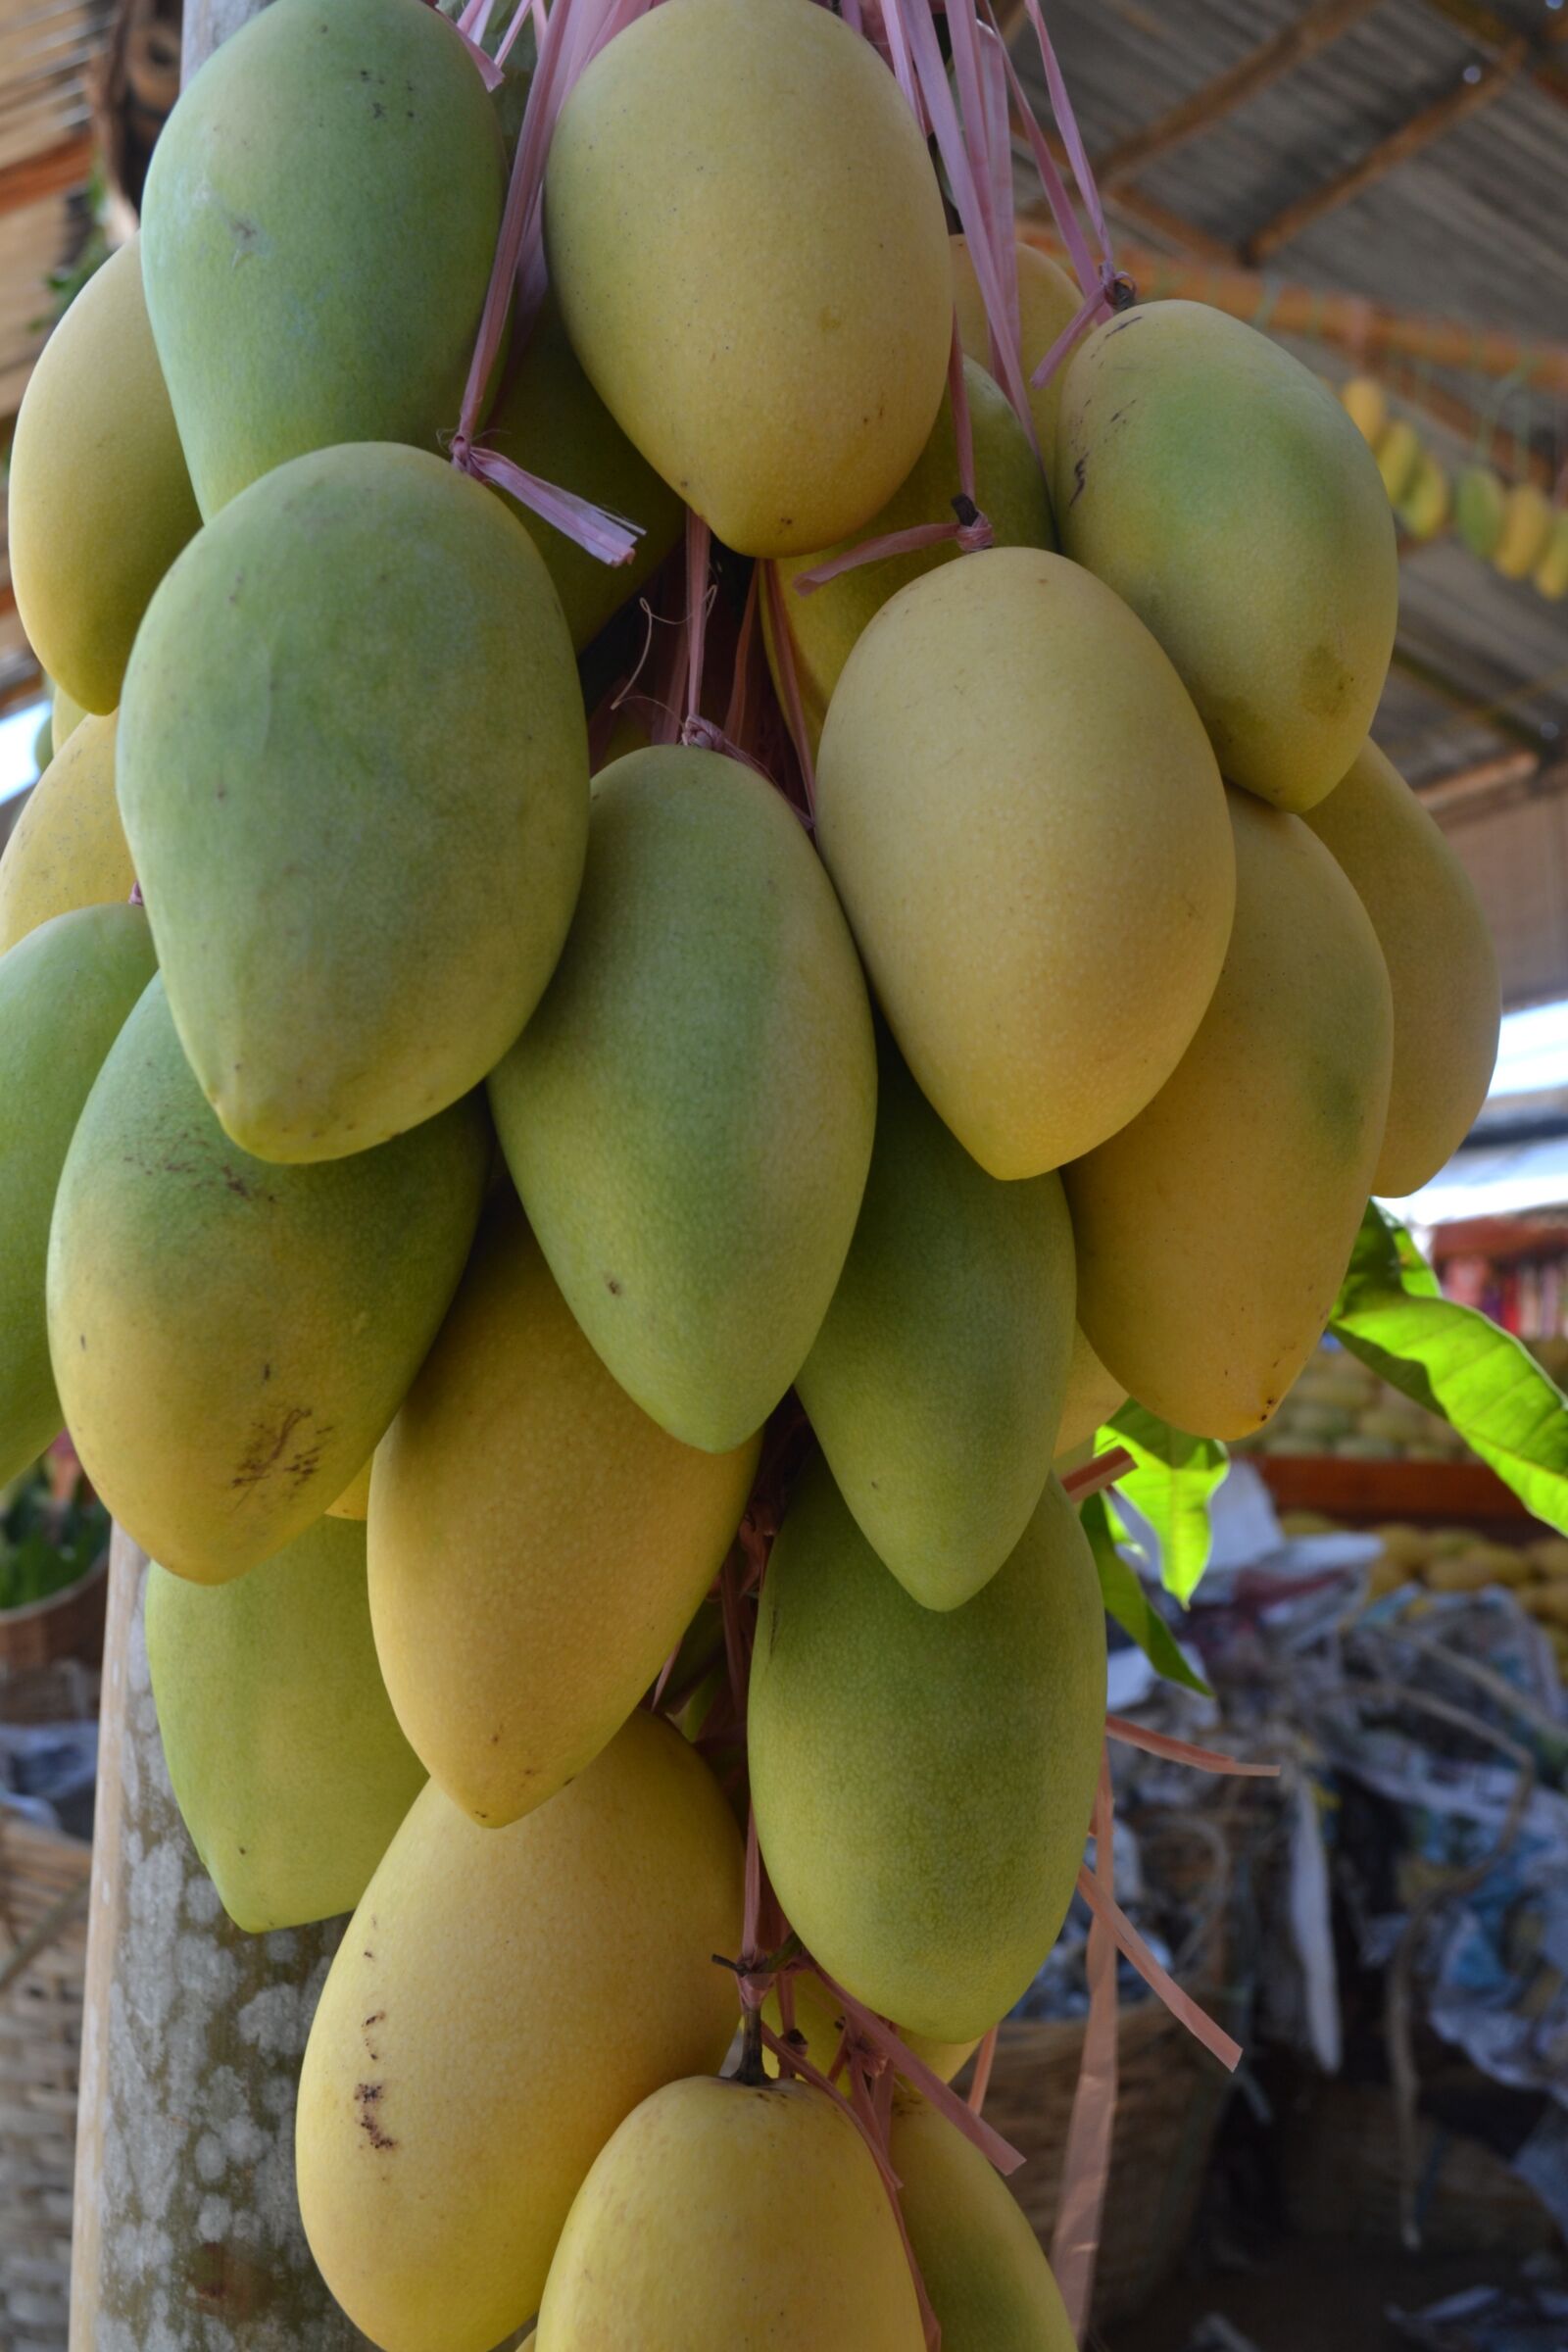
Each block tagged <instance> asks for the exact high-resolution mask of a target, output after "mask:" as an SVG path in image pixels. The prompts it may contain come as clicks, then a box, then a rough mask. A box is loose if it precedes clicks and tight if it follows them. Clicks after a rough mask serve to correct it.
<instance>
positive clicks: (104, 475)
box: [6, 238, 201, 711]
mask: <svg viewBox="0 0 1568 2352" xmlns="http://www.w3.org/2000/svg"><path fill="white" fill-rule="evenodd" d="M200 522H201V516H200V515H198V514H197V512H196V495H195V492H194V491H193V490H192V489H191V486H190V476H189V474H188V473H187V472H186V470H185V460H184V455H183V453H182V452H181V449H180V446H179V435H178V433H177V431H176V430H175V427H174V412H173V410H172V408H171V407H170V405H169V392H168V388H167V386H166V385H165V383H164V377H163V370H162V369H161V368H160V367H159V365H158V354H157V351H156V350H155V349H154V346H153V334H152V328H151V327H150V326H149V325H148V323H147V304H146V300H145V297H144V296H143V293H142V283H141V241H140V239H139V238H133V239H132V240H131V242H130V243H129V244H128V245H123V246H122V247H121V249H120V251H119V252H118V253H115V254H111V255H110V257H109V260H108V261H107V262H106V263H105V264H104V266H103V268H102V269H101V270H97V271H95V272H94V274H93V276H92V277H90V278H89V279H88V281H87V283H86V285H85V286H83V288H82V290H81V292H80V293H79V294H78V295H77V296H76V299H75V300H74V302H73V304H72V305H71V308H70V310H69V311H67V313H66V315H65V317H64V319H62V320H61V321H60V324H59V325H58V326H57V327H56V329H55V331H54V333H53V334H52V335H51V336H50V338H49V340H48V342H47V343H46V344H45V345H44V348H43V351H42V354H41V355H40V357H39V361H38V365H37V367H36V368H34V369H33V371H32V374H31V375H30V377H29V378H28V380H27V389H26V392H25V396H24V398H23V403H22V411H21V414H20V415H19V417H18V418H17V430H16V438H15V439H14V441H13V442H12V445H11V471H10V477H9V483H8V488H7V504H6V523H7V533H8V538H9V543H10V552H11V573H12V578H13V580H14V582H15V584H16V591H17V611H18V613H19V614H20V615H21V619H22V625H23V627H24V628H25V630H26V632H27V639H28V642H29V644H30V645H31V647H32V650H33V652H34V653H35V654H36V655H37V657H38V659H39V661H40V662H42V664H43V666H44V668H45V669H46V670H48V672H49V674H50V676H51V677H53V678H55V679H57V680H58V681H59V682H60V684H61V685H62V686H64V687H65V688H66V690H67V691H68V692H69V693H70V694H71V695H72V696H73V697H74V699H75V700H76V702H78V703H79V704H80V705H81V706H82V708H83V709H84V710H88V711H113V710H114V708H115V706H116V704H117V703H118V702H119V700H120V686H121V681H122V679H123V677H124V674H125V663H126V662H127V661H128V660H129V658H130V647H131V640H132V639H133V637H134V636H135V634H136V630H137V627H138V625H139V624H140V621H141V616H142V614H143V613H145V612H146V610H147V605H148V601H149V599H150V598H151V596H152V593H153V590H154V589H155V588H156V587H157V585H158V583H159V581H160V580H161V579H162V578H163V576H164V573H165V572H166V571H167V570H168V569H169V566H170V564H172V562H173V560H174V558H175V557H176V556H177V555H178V553H179V551H180V549H181V548H182V547H183V546H184V544H185V542H186V540H187V539H188V538H189V537H190V536H191V533H192V532H193V531H194V530H196V529H197V528H198V527H199V525H200Z"/></svg>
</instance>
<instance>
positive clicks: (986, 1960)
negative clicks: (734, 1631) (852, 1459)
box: [748, 1461, 1105, 2041]
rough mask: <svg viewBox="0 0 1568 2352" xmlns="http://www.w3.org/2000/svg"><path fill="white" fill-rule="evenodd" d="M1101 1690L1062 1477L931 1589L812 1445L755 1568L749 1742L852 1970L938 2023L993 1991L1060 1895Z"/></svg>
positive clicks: (783, 1872)
mask: <svg viewBox="0 0 1568 2352" xmlns="http://www.w3.org/2000/svg"><path fill="white" fill-rule="evenodd" d="M1104 1713H1105V1620H1104V1612H1103V1608H1102V1605H1101V1598H1100V1580H1099V1578H1098V1576H1097V1574H1096V1572H1095V1564H1094V1560H1093V1558H1092V1557H1091V1554H1090V1550H1089V1544H1088V1542H1087V1540H1086V1538H1085V1536H1084V1534H1083V1530H1082V1529H1081V1528H1080V1526H1079V1524H1078V1516H1077V1513H1076V1512H1075V1511H1074V1510H1073V1508H1072V1505H1071V1504H1070V1503H1069V1502H1068V1500H1067V1498H1066V1496H1065V1495H1063V1493H1062V1491H1061V1488H1060V1486H1059V1485H1058V1484H1057V1483H1056V1481H1055V1480H1054V1479H1053V1480H1052V1481H1051V1482H1050V1484H1049V1485H1048V1486H1047V1488H1046V1491H1045V1494H1044V1495H1043V1496H1042V1497H1041V1500H1040V1505H1039V1508H1038V1509H1037V1511H1036V1512H1035V1515H1034V1517H1033V1519H1032V1520H1031V1521H1030V1523H1029V1526H1028V1528H1027V1530H1026V1531H1025V1533H1024V1537H1023V1540H1022V1542H1021V1543H1020V1544H1018V1546H1017V1549H1016V1550H1015V1551H1014V1552H1013V1554H1012V1556H1011V1558H1010V1559H1009V1560H1007V1561H1006V1563H1005V1566H1003V1567H1002V1568H1001V1569H999V1570H998V1572H997V1574H996V1575H995V1576H994V1577H993V1578H992V1580H991V1582H990V1583H989V1584H988V1585H987V1586H986V1588H985V1590H984V1591H983V1592H981V1593H977V1594H976V1595H975V1597H974V1599H973V1600H970V1601H966V1602H965V1603H964V1605H963V1607H962V1608H960V1609H950V1610H946V1611H942V1612H938V1611H936V1610H932V1609H923V1608H922V1607H921V1606H920V1604H919V1602H918V1601H915V1600H911V1599H910V1597H909V1595H908V1593H906V1592H905V1591H904V1589H903V1587H902V1586H901V1585H900V1584H899V1583H898V1582H897V1580H896V1579H895V1578H894V1577H891V1576H890V1575H889V1574H888V1572H887V1570H886V1569H885V1568H884V1567H883V1566H882V1563H881V1561H880V1560H878V1558H877V1557H876V1555H875V1553H874V1552H873V1551H872V1549H871V1547H870V1545H869V1544H867V1543H866V1541H865V1538H864V1537H863V1536H862V1535H861V1534H860V1532H859V1530H858V1528H857V1526H856V1524H855V1522H854V1520H853V1519H852V1518H851V1516H850V1512H849V1509H848V1507H847V1505H846V1504H845V1502H844V1500H843V1497H842V1496H841V1495H839V1493H838V1491H837V1489H836V1488H835V1487H834V1485H833V1481H832V1479H831V1477H830V1476H829V1475H828V1472H827V1470H826V1468H825V1466H824V1465H823V1464H822V1463H821V1462H820V1461H818V1462H816V1463H815V1464H813V1466H812V1467H811V1469H810V1470H809V1472H808V1473H807V1475H806V1477H805V1479H804V1480H803V1481H802V1483H801V1485H800V1487H799V1488H798V1489H797V1491H796V1495H795V1497H794V1499H793V1501H792V1502H791V1504H790V1507H789V1510H788V1511H787V1513H786V1515H785V1519H784V1524H783V1527H782V1529H781V1531H780V1533H779V1537H778V1540H777V1542H776V1543H775V1544H774V1546H773V1554H772V1559H771V1562H770V1564H769V1567H768V1572H767V1578H766V1581H765V1583H764V1584H763V1587H762V1595H761V1608H760V1616H759V1619H758V1631H757V1646H756V1650H755V1652H754V1655H753V1660H752V1684H751V1704H750V1718H749V1734H748V1752H749V1755H750V1761H751V1775H752V1802H753V1804H754V1806H755V1807H756V1812H757V1827H758V1833H759V1836H760V1841H761V1849H762V1859H763V1861H764V1862H765V1863H766V1865H767V1870H768V1875H769V1877H770V1878H771V1880H772V1883H773V1886H774V1887H775V1888H776V1890H777V1893H778V1897H779V1900H780V1902H781V1903H782V1904H783V1906H784V1911H785V1915H786V1917H787V1918H788V1919H789V1921H790V1923H791V1925H792V1926H793V1927H794V1928H795V1929H796V1931H797V1933H798V1934H799V1935H800V1936H801V1937H802V1939H803V1941H804V1942H805V1944H806V1946H807V1948H808V1949H809V1951H810V1953H811V1954H812V1956H813V1958H814V1959H815V1960H816V1961H817V1962H818V1963H819V1964H820V1966H821V1967H822V1968H823V1969H824V1970H825V1971H826V1972H827V1974H828V1975H829V1976H831V1977H833V1978H834V1979H835V1980H836V1981H837V1982H838V1983H839V1984H841V1985H843V1986H844V1988H845V1990H846V1991H847V1992H849V1993H851V1994H853V1995H854V1996H855V1998H856V1999H858V2000H860V2001H863V2002H864V2003H865V2004H866V2006H867V2007H869V2008H872V2009H875V2010H876V2011H878V2012H879V2014H881V2015H882V2016H884V2017H895V2018H898V2019H899V2020H900V2022H901V2024H903V2025H905V2026H907V2027H909V2028H911V2029H912V2030H913V2032H915V2033H916V2034H927V2035H929V2036H931V2037H932V2038H934V2039H936V2040H939V2041H963V2040H966V2039H969V2038H971V2037H972V2036H975V2035H978V2034H984V2033H986V2032H987V2031H988V2030H989V2029H990V2028H991V2027H992V2026H993V2025H995V2024H996V2022H997V2020H998V2019H999V2018H1001V2017H1004V2016H1005V2014H1006V2012H1007V2011H1008V2010H1009V2009H1010V2008H1011V2007H1012V2006H1013V2004H1014V2002H1015V2001H1017V2000H1018V1998H1019V1997H1020V1995H1021V1994H1022V1993H1023V1992H1024V1990H1025V1989H1026V1987H1027V1986H1028V1985H1030V1984H1031V1983H1032V1982H1033V1980H1034V1977H1035V1975H1036V1973H1037V1971H1038V1970H1039V1968H1040V1965H1041V1963H1042V1961H1043V1960H1044V1959H1045V1956H1046V1954H1047V1952H1049V1950H1050V1949H1051V1946H1052V1944H1053V1943H1054V1941H1055V1938H1056V1935H1057V1933H1058V1931H1059V1929H1060V1927H1061V1923H1062V1921H1063V1919H1064V1918H1065V1917H1066V1914H1067V1905H1068V1903H1069V1901H1070V1900H1071V1897H1072V1891H1073V1886H1074V1883H1075V1881H1076V1878H1077V1873H1078V1866H1079V1864H1080V1862H1081V1861H1082V1859H1083V1849H1084V1838H1085V1834H1086V1831H1087V1829H1088V1824H1089V1809H1090V1804H1091V1801H1092V1799H1093V1796H1094V1792H1095V1785H1096V1780H1097V1776H1098V1773H1099V1769H1100V1753H1101V1745H1102V1737H1103V1725H1104Z"/></svg>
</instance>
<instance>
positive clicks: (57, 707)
mask: <svg viewBox="0 0 1568 2352" xmlns="http://www.w3.org/2000/svg"><path fill="white" fill-rule="evenodd" d="M86 715H87V713H86V711H84V710H83V709H82V707H81V705H80V704H79V703H78V702H76V701H74V700H73V698H72V696H70V695H69V694H68V693H67V692H66V690H65V688H64V687H63V686H57V687H56V688H55V690H54V696H53V699H52V701H51V704H50V711H49V733H50V739H51V741H52V743H53V746H54V750H55V751H56V752H58V751H59V750H60V748H61V746H62V744H64V743H65V741H66V739H67V737H68V736H70V735H73V734H74V733H75V731H76V729H77V728H78V727H79V726H80V724H81V722H82V720H83V719H84V718H85V717H86ZM51 757H52V755H51Z"/></svg>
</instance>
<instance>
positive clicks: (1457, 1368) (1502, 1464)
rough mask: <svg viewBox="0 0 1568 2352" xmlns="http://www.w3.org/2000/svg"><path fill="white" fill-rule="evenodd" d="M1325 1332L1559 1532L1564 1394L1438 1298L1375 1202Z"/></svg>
mask: <svg viewBox="0 0 1568 2352" xmlns="http://www.w3.org/2000/svg"><path fill="white" fill-rule="evenodd" d="M1329 1329H1330V1331H1332V1332H1333V1334H1334V1336H1335V1338H1336V1339H1337V1340H1338V1341H1340V1343H1341V1345H1342V1346H1344V1347H1345V1348H1348V1349H1349V1351H1350V1353H1351V1354H1352V1355H1357V1356H1359V1357H1360V1359H1361V1361H1362V1362H1363V1363H1364V1364H1370V1365H1371V1367H1372V1369H1373V1371H1374V1372H1377V1373H1379V1374H1381V1376H1382V1378H1383V1379H1384V1380H1386V1381H1388V1382H1389V1384H1390V1385H1391V1387H1393V1388H1396V1389H1398V1390H1401V1391H1402V1392H1403V1394H1404V1395H1405V1396H1406V1397H1414V1399H1415V1401H1416V1402H1417V1404H1422V1405H1425V1407H1426V1409H1427V1411H1428V1412H1429V1413H1436V1414H1437V1415H1438V1416H1439V1417H1440V1419H1442V1420H1445V1421H1446V1422H1448V1423H1449V1424H1450V1425H1451V1427H1453V1428H1454V1429H1456V1430H1457V1431H1458V1432H1459V1435H1460V1436H1461V1437H1462V1438H1463V1439H1464V1440H1465V1443H1466V1444H1467V1445H1468V1446H1470V1447H1471V1448H1472V1450H1473V1451H1474V1452H1476V1453H1478V1454H1479V1455H1480V1456H1481V1459H1482V1460H1483V1461H1484V1462H1486V1463H1488V1464H1490V1466H1491V1467H1492V1468H1493V1469H1494V1470H1495V1472H1496V1474H1497V1476H1498V1477H1499V1478H1500V1479H1501V1480H1502V1482H1503V1485H1504V1486H1506V1487H1510V1488H1511V1489H1512V1490H1513V1492H1514V1494H1515V1495H1518V1497H1519V1499H1520V1501H1521V1502H1522V1503H1523V1504H1524V1505H1525V1508H1526V1509H1527V1510H1529V1511H1531V1512H1532V1513H1533V1514H1534V1515H1535V1517H1536V1518H1538V1519H1544V1521H1545V1523H1546V1525H1547V1526H1548V1527H1554V1528H1556V1529H1557V1530H1558V1532H1559V1534H1568V1397H1564V1395H1563V1393H1562V1391H1561V1390H1560V1389H1559V1388H1558V1387H1557V1385H1556V1383H1555V1382H1554V1381H1552V1380H1550V1379H1548V1377H1547V1375H1546V1374H1545V1373H1544V1371H1543V1370H1542V1368H1541V1366H1540V1365H1539V1364H1538V1363H1537V1362H1536V1359H1535V1357H1534V1356H1533V1355H1532V1354H1531V1353H1530V1350H1529V1349H1528V1348H1526V1347H1525V1346H1524V1345H1523V1343H1522V1342H1521V1341H1519V1340H1516V1339H1515V1338H1514V1336H1513V1334H1512V1333H1511V1332H1507V1331H1499V1330H1498V1328H1497V1326H1496V1324H1495V1323H1494V1322H1492V1321H1491V1320H1490V1318H1489V1317H1488V1316H1486V1315H1483V1314H1480V1313H1478V1312H1477V1310H1476V1309H1475V1308H1474V1307H1473V1306H1460V1305H1459V1304H1458V1303H1457V1301H1456V1300H1454V1299H1445V1298H1444V1296H1443V1293H1442V1291H1441V1290H1440V1288H1439V1286H1438V1278H1437V1276H1436V1275H1435V1274H1434V1273H1433V1271H1432V1268H1431V1267H1430V1266H1429V1265H1428V1264H1427V1262H1426V1260H1425V1258H1424V1257H1423V1256H1422V1255H1421V1252H1420V1250H1417V1248H1416V1246H1415V1244H1414V1242H1413V1241H1412V1240H1411V1239H1410V1236H1409V1235H1408V1234H1407V1233H1406V1232H1405V1230H1404V1227H1403V1226H1402V1225H1401V1224H1400V1223H1399V1222H1398V1220H1397V1218H1396V1217H1391V1216H1390V1215H1389V1213H1388V1211H1387V1210H1386V1209H1383V1208H1380V1207H1379V1206H1378V1204H1377V1202H1376V1201H1369V1202H1368V1204H1367V1212H1366V1215H1365V1216H1364V1217H1363V1218H1362V1220H1361V1230H1360V1232H1359V1233H1358V1234H1357V1236H1356V1240H1355V1249H1354V1250H1353V1251H1352V1252H1351V1256H1350V1266H1349V1271H1348V1274H1347V1275H1346V1277H1345V1284H1344V1288H1343V1289H1342V1290H1341V1292H1340V1296H1339V1299H1338V1302H1337V1304H1336V1306H1335V1309H1334V1314H1333V1317H1332V1319H1331V1320H1330V1323H1329Z"/></svg>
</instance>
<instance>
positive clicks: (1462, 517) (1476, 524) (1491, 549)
mask: <svg viewBox="0 0 1568 2352" xmlns="http://www.w3.org/2000/svg"><path fill="white" fill-rule="evenodd" d="M1506 516H1507V501H1506V498H1505V495H1504V492H1503V487H1502V484H1501V482H1499V481H1498V479H1497V477H1496V475H1495V473H1494V472H1493V470H1492V468H1491V466H1464V467H1463V468H1462V470H1461V471H1460V473H1459V474H1458V476H1457V478H1456V480H1455V482H1454V485H1453V519H1454V523H1455V526H1456V528H1457V530H1458V533H1459V536H1460V538H1461V539H1462V540H1463V541H1464V543H1465V545H1466V547H1467V548H1468V549H1469V550H1470V553H1471V554H1472V555H1473V556H1480V557H1481V559H1482V561H1483V562H1484V563H1487V562H1490V561H1491V559H1492V558H1493V557H1494V556H1495V554H1496V552H1497V546H1498V542H1499V541H1500V540H1501V538H1502V526H1503V523H1504V521H1505V519H1506Z"/></svg>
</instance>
